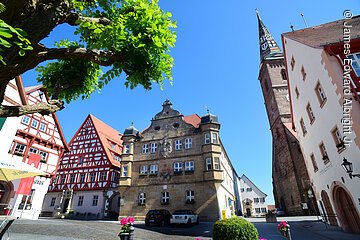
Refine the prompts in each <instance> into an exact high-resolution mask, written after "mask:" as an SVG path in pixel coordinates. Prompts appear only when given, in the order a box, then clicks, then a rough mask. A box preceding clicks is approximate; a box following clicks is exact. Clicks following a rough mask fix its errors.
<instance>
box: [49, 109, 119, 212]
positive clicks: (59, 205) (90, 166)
mask: <svg viewBox="0 0 360 240" xmlns="http://www.w3.org/2000/svg"><path fill="white" fill-rule="evenodd" d="M69 148H70V149H69V151H68V152H66V153H64V155H63V156H62V158H61V160H60V164H59V167H58V172H57V174H56V177H55V178H54V179H53V184H52V185H51V186H50V189H49V193H48V194H47V195H46V198H45V201H44V204H43V213H44V214H45V213H47V214H48V215H53V216H54V215H55V216H62V215H63V214H69V213H70V214H72V213H73V214H74V216H78V217H86V218H94V217H96V218H102V217H105V216H117V215H118V213H119V210H118V209H119V200H118V199H119V197H118V193H117V187H118V181H119V176H120V160H121V153H122V141H121V134H120V133H119V132H118V131H116V130H115V129H113V128H111V127H110V126H108V125H107V124H105V123H103V122H102V121H100V120H99V119H97V118H96V117H94V116H92V115H89V116H88V117H87V118H86V119H85V121H84V122H83V124H82V125H81V126H80V128H79V129H78V131H77V132H76V133H75V135H74V137H73V138H72V140H71V141H70V143H69Z"/></svg>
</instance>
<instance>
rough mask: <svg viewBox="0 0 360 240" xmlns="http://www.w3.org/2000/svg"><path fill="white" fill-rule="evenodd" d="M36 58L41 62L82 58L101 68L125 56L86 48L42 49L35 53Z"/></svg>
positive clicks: (121, 59) (122, 59)
mask: <svg viewBox="0 0 360 240" xmlns="http://www.w3.org/2000/svg"><path fill="white" fill-rule="evenodd" d="M37 57H39V59H41V60H42V61H46V60H53V59H73V58H83V59H87V60H89V61H92V62H94V63H97V64H99V65H101V66H111V65H112V64H113V63H114V62H119V61H124V59H125V56H124V55H123V54H121V53H114V52H111V51H102V50H96V49H94V50H89V49H86V48H44V49H43V50H42V51H39V52H38V53H37ZM42 61H41V62H42Z"/></svg>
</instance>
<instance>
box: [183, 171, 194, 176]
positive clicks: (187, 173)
mask: <svg viewBox="0 0 360 240" xmlns="http://www.w3.org/2000/svg"><path fill="white" fill-rule="evenodd" d="M190 174H194V170H188V171H185V175H190Z"/></svg>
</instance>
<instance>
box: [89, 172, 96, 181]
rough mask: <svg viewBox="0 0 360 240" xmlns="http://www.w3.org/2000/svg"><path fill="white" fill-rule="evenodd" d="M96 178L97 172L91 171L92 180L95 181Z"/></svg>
mask: <svg viewBox="0 0 360 240" xmlns="http://www.w3.org/2000/svg"><path fill="white" fill-rule="evenodd" d="M95 178H96V172H91V173H90V182H92V183H93V182H95Z"/></svg>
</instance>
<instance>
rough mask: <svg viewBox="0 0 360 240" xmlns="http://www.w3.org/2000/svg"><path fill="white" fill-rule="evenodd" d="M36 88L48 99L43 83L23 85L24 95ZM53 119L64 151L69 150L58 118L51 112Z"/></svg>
mask: <svg viewBox="0 0 360 240" xmlns="http://www.w3.org/2000/svg"><path fill="white" fill-rule="evenodd" d="M37 90H40V91H42V92H43V93H44V95H45V97H46V100H47V101H49V100H50V98H49V95H48V93H47V91H46V88H44V87H43V85H36V86H29V87H25V93H26V95H30V94H31V93H33V92H35V91H37ZM51 115H52V117H53V119H54V122H55V125H56V128H57V129H58V131H59V135H60V138H61V141H62V143H63V145H64V148H65V150H66V151H69V146H68V144H67V142H66V139H65V136H64V133H63V130H62V128H61V125H60V122H59V119H58V117H57V115H56V113H52V114H51Z"/></svg>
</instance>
